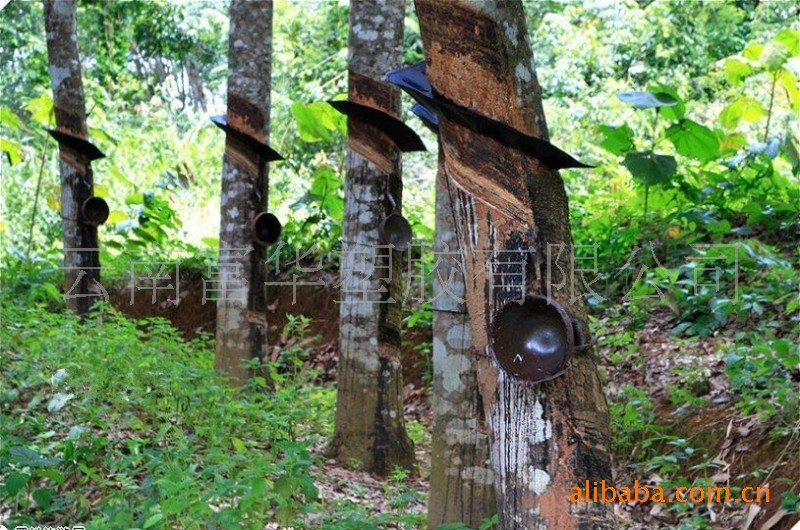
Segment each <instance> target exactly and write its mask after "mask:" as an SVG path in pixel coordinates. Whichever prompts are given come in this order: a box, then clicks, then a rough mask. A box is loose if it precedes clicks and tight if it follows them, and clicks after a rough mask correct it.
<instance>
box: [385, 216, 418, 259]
mask: <svg viewBox="0 0 800 530" xmlns="http://www.w3.org/2000/svg"><path fill="white" fill-rule="evenodd" d="M379 231H380V235H381V239H383V241H384V242H386V244H387V245H393V246H394V248H395V250H400V251H403V250H406V249H407V248H408V246H409V245H410V244H411V225H409V224H408V221H406V218H405V217H403V216H402V215H400V214H397V213H393V214H391V215H390V216H389V217H387V218H386V219H384V220H383V222H381V226H380V228H379Z"/></svg>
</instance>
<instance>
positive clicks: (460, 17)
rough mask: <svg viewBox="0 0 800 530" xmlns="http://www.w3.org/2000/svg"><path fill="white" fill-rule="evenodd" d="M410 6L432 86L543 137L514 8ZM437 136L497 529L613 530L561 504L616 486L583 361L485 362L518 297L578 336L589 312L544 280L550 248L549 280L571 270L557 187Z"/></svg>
mask: <svg viewBox="0 0 800 530" xmlns="http://www.w3.org/2000/svg"><path fill="white" fill-rule="evenodd" d="M416 7H417V13H418V15H419V19H420V29H421V33H422V38H423V42H424V46H425V55H426V60H427V64H428V75H429V77H430V80H431V83H432V85H433V87H434V88H435V90H436V91H437V92H438V93H439V94H441V95H442V96H443V97H445V98H447V99H449V100H451V101H453V102H454V103H456V104H458V105H462V106H464V107H467V108H470V109H472V110H474V111H475V112H477V113H479V114H482V115H484V116H488V117H491V118H494V119H496V120H499V121H502V122H505V123H507V124H509V125H511V126H512V127H514V128H516V129H518V130H520V131H522V132H524V133H526V134H529V135H533V136H538V137H540V138H544V139H548V132H547V127H546V123H545V118H544V113H543V110H542V104H541V91H540V88H539V84H538V82H537V79H536V72H535V67H534V63H533V57H532V54H531V49H530V44H529V41H528V35H527V30H526V25H525V19H524V13H523V10H522V5H521V3H520V2H519V1H512V0H508V1H505V0H502V1H501V0H498V1H491V0H486V1H481V2H466V1H453V0H451V1H447V2H440V1H432V0H416ZM465 36H469V38H467V37H465ZM439 130H440V141H441V145H442V149H443V152H444V160H443V163H442V165H443V168H444V171H445V174H446V176H447V183H448V186H449V189H450V193H451V196H452V197H453V207H454V213H455V218H456V225H457V230H458V233H459V236H458V237H459V240H460V243H461V246H462V249H463V252H464V255H465V261H466V268H467V278H468V283H467V289H466V291H467V292H466V300H467V308H468V311H469V315H470V320H471V329H472V334H473V337H472V341H473V344H474V346H475V347H476V348H477V349H478V350H479V352H481V353H483V354H484V355H482V356H481V357H480V360H479V361H478V383H479V386H480V390H481V395H482V396H483V405H484V409H485V413H486V418H487V421H488V423H489V433H490V446H491V449H490V453H491V460H492V464H493V467H494V470H495V488H496V494H497V507H498V513H499V514H500V522H501V527H502V528H504V529H506V530H508V529H527V530H532V529H549V530H556V529H558V530H564V529H577V528H581V529H587V530H588V529H606V528H615V521H614V517H613V505H611V504H600V503H596V504H573V503H570V501H569V494H570V488H571V487H573V486H579V485H581V484H583V483H584V481H585V480H590V481H600V480H606V481H607V483H611V479H612V477H611V459H610V455H609V431H608V411H607V407H606V403H605V397H604V394H603V392H602V388H601V385H600V381H599V378H598V375H597V370H596V367H595V364H594V360H593V358H592V356H591V354H590V353H589V352H587V351H583V350H582V351H578V352H576V354H575V355H574V357H573V359H572V365H571V367H570V368H569V370H568V371H567V373H566V374H565V375H564V376H562V377H559V378H557V379H555V380H553V381H550V382H547V383H542V384H539V385H531V384H528V383H524V382H521V381H519V380H516V379H514V378H512V377H511V376H508V375H506V374H505V373H504V372H503V371H501V370H499V369H498V367H497V366H496V364H495V363H494V362H493V360H491V359H492V352H491V349H490V344H489V330H490V329H491V326H492V322H493V319H494V317H495V315H496V313H497V311H498V310H499V309H501V308H502V307H504V306H506V305H507V304H509V303H512V302H516V301H519V300H521V299H522V298H523V297H524V296H526V295H533V294H550V295H551V296H552V297H553V298H554V299H556V300H558V301H559V302H560V303H561V304H562V305H563V306H564V307H565V308H566V309H567V310H568V311H569V312H570V314H571V315H572V316H573V318H575V319H577V321H578V322H579V323H580V328H581V330H582V333H583V334H584V335H585V330H586V326H585V309H584V307H583V305H582V303H581V302H580V300H577V301H573V300H570V293H571V292H572V291H571V289H570V288H571V284H570V282H571V281H572V279H573V278H571V277H570V275H569V274H567V275H564V276H558V275H557V274H556V277H557V278H559V279H560V280H563V281H562V282H560V283H563V285H562V286H561V288H558V289H556V288H548V286H546V285H545V279H546V278H547V267H548V264H547V261H546V256H547V248H548V244H550V245H560V244H563V245H565V247H566V249H565V250H564V251H563V252H562V253H561V255H560V257H559V258H558V259H557V260H555V261H553V262H552V263H550V264H549V266H550V268H551V271H553V270H556V271H561V270H563V271H569V255H570V252H571V249H572V237H571V233H570V229H569V212H568V201H567V197H566V193H565V190H564V185H563V182H562V180H561V178H560V176H559V175H558V172H557V171H553V170H550V169H549V168H547V167H545V166H543V165H541V164H540V163H539V162H538V161H537V160H536V159H534V158H532V157H530V156H527V155H524V154H522V153H520V152H517V151H514V150H512V149H510V148H508V147H506V146H504V145H502V144H500V143H498V142H496V141H494V140H492V139H490V138H487V137H485V136H481V135H479V134H477V133H474V132H472V131H471V130H468V129H466V128H463V127H461V126H459V125H457V124H453V123H450V122H448V121H447V120H446V119H445V120H442V121H441V122H440V127H439ZM487 265H488V266H487ZM548 289H549V290H548Z"/></svg>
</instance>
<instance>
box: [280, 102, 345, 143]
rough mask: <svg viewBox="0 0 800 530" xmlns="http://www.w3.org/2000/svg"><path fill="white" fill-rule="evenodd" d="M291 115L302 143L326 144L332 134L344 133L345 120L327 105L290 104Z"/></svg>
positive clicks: (331, 137)
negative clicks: (295, 122) (321, 142)
mask: <svg viewBox="0 0 800 530" xmlns="http://www.w3.org/2000/svg"><path fill="white" fill-rule="evenodd" d="M292 115H294V118H295V120H296V121H297V131H298V132H299V133H300V139H301V140H303V141H304V142H320V141H325V142H328V141H330V140H331V139H333V134H332V133H333V132H336V131H338V132H341V133H343V134H344V133H345V132H346V131H347V125H346V124H347V119H346V118H345V116H344V115H343V114H340V113H339V112H338V111H337V110H336V109H334V108H333V107H331V106H330V105H328V104H327V103H308V104H303V103H299V102H294V103H292Z"/></svg>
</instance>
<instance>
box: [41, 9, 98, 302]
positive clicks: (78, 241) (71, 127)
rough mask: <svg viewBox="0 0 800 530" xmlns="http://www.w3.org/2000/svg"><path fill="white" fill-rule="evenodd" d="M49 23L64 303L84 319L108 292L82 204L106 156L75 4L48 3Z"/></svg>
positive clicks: (94, 232) (92, 229)
mask: <svg viewBox="0 0 800 530" xmlns="http://www.w3.org/2000/svg"><path fill="white" fill-rule="evenodd" d="M44 19H45V29H46V33H47V58H48V62H49V66H50V84H51V85H52V87H53V104H54V111H55V118H56V130H55V134H54V136H56V137H57V138H58V139H59V161H60V173H61V219H62V233H63V242H64V268H65V272H64V274H65V278H64V285H65V293H66V294H65V300H66V303H67V307H68V308H69V309H71V310H73V311H75V312H76V313H78V314H79V315H83V314H85V313H87V312H88V311H89V308H90V306H91V303H92V301H93V299H96V298H98V297H99V296H101V295H102V293H103V292H104V290H103V288H102V286H101V285H100V254H99V250H98V241H97V226H96V225H92V224H89V223H85V222H83V221H82V218H81V206H82V205H83V203H84V201H86V200H87V199H89V198H90V197H92V196H93V195H94V179H93V175H92V165H91V161H92V159H96V158H99V157H101V156H102V153H99V151H97V149H96V148H95V147H94V146H92V145H91V144H90V143H89V142H88V140H87V129H86V101H85V98H84V94H83V80H82V78H81V62H80V57H79V55H78V33H77V10H76V3H75V0H44ZM93 151H94V152H93Z"/></svg>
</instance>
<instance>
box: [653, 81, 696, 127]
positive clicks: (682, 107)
mask: <svg viewBox="0 0 800 530" xmlns="http://www.w3.org/2000/svg"><path fill="white" fill-rule="evenodd" d="M647 91H648V92H650V93H652V94H662V95H664V94H665V95H667V96H669V97H671V98H672V99H674V100H675V105H666V106H661V107H659V108H658V113H659V114H661V115H662V116H664V118H666V119H668V120H679V119H681V118H683V117H684V116H685V115H686V103H685V102H684V101H683V98H681V97H680V96H679V95H678V91H677V90H675V89H674V88H672V87H671V86H667V85H651V86H649V87H647Z"/></svg>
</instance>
